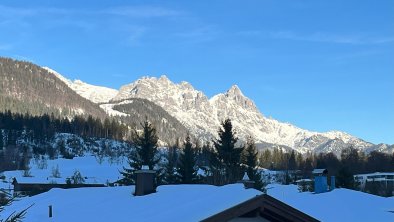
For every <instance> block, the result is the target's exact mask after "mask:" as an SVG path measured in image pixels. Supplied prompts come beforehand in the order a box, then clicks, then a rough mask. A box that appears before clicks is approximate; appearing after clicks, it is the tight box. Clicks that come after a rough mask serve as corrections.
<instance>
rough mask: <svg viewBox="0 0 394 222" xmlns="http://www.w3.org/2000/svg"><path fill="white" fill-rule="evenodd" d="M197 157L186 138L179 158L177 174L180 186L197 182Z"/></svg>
mask: <svg viewBox="0 0 394 222" xmlns="http://www.w3.org/2000/svg"><path fill="white" fill-rule="evenodd" d="M196 161H197V155H196V152H195V150H194V149H193V144H192V143H191V141H190V136H189V135H188V136H187V137H186V142H185V148H184V149H183V151H182V153H181V155H180V157H179V167H178V170H177V171H178V174H179V180H180V183H182V184H192V183H195V182H196V181H197V167H196Z"/></svg>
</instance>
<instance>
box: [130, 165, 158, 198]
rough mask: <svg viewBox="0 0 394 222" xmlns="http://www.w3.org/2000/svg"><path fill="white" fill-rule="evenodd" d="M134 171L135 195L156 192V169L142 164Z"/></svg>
mask: <svg viewBox="0 0 394 222" xmlns="http://www.w3.org/2000/svg"><path fill="white" fill-rule="evenodd" d="M134 173H135V193H134V195H135V196H144V195H148V194H151V193H154V192H156V185H155V177H156V171H154V170H149V167H148V166H142V169H141V170H137V171H135V172H134Z"/></svg>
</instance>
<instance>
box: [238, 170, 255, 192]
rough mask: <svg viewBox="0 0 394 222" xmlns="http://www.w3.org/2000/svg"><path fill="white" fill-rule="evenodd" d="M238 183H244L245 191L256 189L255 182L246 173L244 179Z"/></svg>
mask: <svg viewBox="0 0 394 222" xmlns="http://www.w3.org/2000/svg"><path fill="white" fill-rule="evenodd" d="M238 183H243V184H244V187H245V189H250V188H254V181H252V180H250V179H249V176H248V174H247V173H246V172H245V174H244V177H243V178H242V180H240V181H238Z"/></svg>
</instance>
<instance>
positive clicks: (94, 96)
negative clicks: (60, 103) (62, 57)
mask: <svg viewBox="0 0 394 222" xmlns="http://www.w3.org/2000/svg"><path fill="white" fill-rule="evenodd" d="M42 68H43V69H45V70H47V71H48V72H49V73H52V74H54V75H55V76H56V77H57V78H59V79H60V80H61V81H63V82H64V83H66V84H67V85H68V87H70V88H71V89H72V90H74V91H75V92H76V93H78V94H79V95H80V96H82V97H84V98H86V99H88V100H90V101H92V102H94V103H106V102H108V101H110V100H111V99H112V98H113V97H115V96H116V94H118V90H116V89H111V88H108V87H103V86H95V85H91V84H88V83H85V82H83V81H81V80H79V79H76V80H74V81H71V80H69V79H67V78H65V77H64V76H63V75H61V74H60V73H58V72H56V71H55V70H53V69H51V68H48V67H42Z"/></svg>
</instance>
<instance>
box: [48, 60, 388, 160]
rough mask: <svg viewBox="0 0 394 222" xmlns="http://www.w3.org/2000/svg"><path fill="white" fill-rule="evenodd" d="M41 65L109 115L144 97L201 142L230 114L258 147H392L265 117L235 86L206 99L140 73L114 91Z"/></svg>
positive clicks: (183, 86)
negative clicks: (74, 78) (130, 81)
mask: <svg viewBox="0 0 394 222" xmlns="http://www.w3.org/2000/svg"><path fill="white" fill-rule="evenodd" d="M45 69H46V70H48V71H49V72H51V73H53V74H54V75H56V76H57V77H58V78H59V79H61V80H62V81H64V82H65V83H66V84H67V85H68V86H69V87H70V88H71V89H73V90H74V91H75V92H77V93H78V94H79V95H81V96H82V97H84V98H87V99H89V100H91V101H92V102H95V103H101V105H100V107H101V108H103V109H104V110H105V111H106V112H107V113H108V114H109V115H111V116H119V117H122V116H127V115H128V114H127V113H126V112H125V113H122V112H120V111H118V110H114V109H113V107H114V106H116V105H125V104H127V103H131V102H132V101H133V100H130V99H132V98H142V99H147V100H149V101H151V102H153V103H155V104H157V105H158V106H160V107H162V108H163V109H164V110H165V111H166V112H168V113H169V114H170V115H171V116H173V117H174V118H175V119H177V120H178V121H180V122H181V123H182V124H183V125H184V126H185V127H186V128H187V129H188V130H189V131H190V133H191V134H192V135H194V136H196V137H197V138H200V139H202V140H203V141H209V140H211V139H212V138H213V137H216V135H217V130H218V127H219V126H220V123H221V121H223V120H224V119H225V118H230V119H231V120H232V122H233V125H234V128H235V130H236V132H237V134H238V137H239V138H240V139H241V140H245V138H247V137H248V136H252V137H253V138H254V139H255V140H256V142H257V143H261V146H260V147H264V148H267V147H275V146H280V147H282V148H283V147H284V148H287V149H295V150H296V151H298V152H301V153H306V152H308V151H311V152H335V153H337V154H339V153H340V151H341V150H342V149H343V148H345V147H348V146H349V145H353V146H354V147H356V148H358V149H360V150H363V151H366V152H371V151H373V150H379V151H386V150H390V149H392V147H389V146H387V145H386V144H379V145H375V144H372V143H369V142H366V141H364V140H362V139H359V138H356V137H354V136H351V135H349V134H347V133H344V132H340V131H330V132H325V133H320V132H312V131H308V130H304V129H301V128H299V127H296V126H294V125H292V124H289V123H282V122H279V121H277V120H275V119H272V118H268V117H266V116H264V115H263V114H262V113H261V112H260V111H259V109H258V108H257V107H256V105H255V103H254V102H253V101H252V100H251V99H249V98H247V97H246V96H245V95H244V94H243V93H242V91H241V90H240V88H239V87H238V86H236V85H234V86H232V87H231V88H230V89H229V90H228V91H227V92H225V93H221V94H218V95H215V96H213V97H212V98H208V97H207V96H206V95H205V94H204V93H203V92H201V91H198V90H196V89H194V88H193V86H192V85H191V84H190V83H188V82H181V83H179V84H177V83H174V82H172V81H170V80H169V79H168V78H167V77H166V76H161V77H160V78H156V77H143V78H141V79H138V80H137V81H135V82H133V83H131V84H128V85H124V86H122V87H121V88H120V90H119V91H118V90H115V89H110V88H106V87H101V86H94V85H90V84H87V83H84V82H82V81H80V80H75V81H74V82H73V81H71V80H69V79H67V78H65V77H63V76H62V75H61V74H59V73H57V72H56V71H54V70H52V69H50V68H47V67H45Z"/></svg>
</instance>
